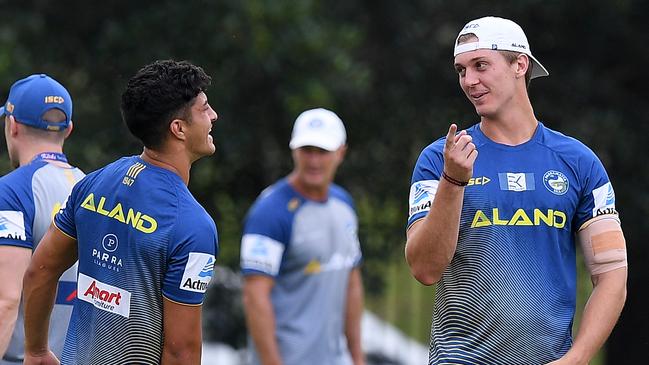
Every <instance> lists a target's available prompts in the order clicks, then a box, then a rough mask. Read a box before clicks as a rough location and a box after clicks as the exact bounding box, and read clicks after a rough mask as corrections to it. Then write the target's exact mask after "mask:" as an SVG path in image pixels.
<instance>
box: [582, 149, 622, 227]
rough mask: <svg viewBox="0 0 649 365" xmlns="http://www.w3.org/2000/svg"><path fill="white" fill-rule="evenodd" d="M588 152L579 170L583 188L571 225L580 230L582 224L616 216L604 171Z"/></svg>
mask: <svg viewBox="0 0 649 365" xmlns="http://www.w3.org/2000/svg"><path fill="white" fill-rule="evenodd" d="M588 152H589V154H588V155H587V158H585V159H584V161H583V162H582V166H580V169H579V173H580V177H579V178H580V180H581V181H582V186H583V188H582V195H581V197H580V200H579V205H578V206H577V211H576V214H575V222H574V225H573V227H575V228H576V229H579V228H581V226H583V224H584V223H586V222H587V221H589V220H590V219H592V218H595V217H598V216H600V215H604V214H614V215H617V210H616V209H615V191H614V190H613V185H612V184H611V181H610V180H609V178H608V174H607V173H606V169H605V168H604V165H602V162H601V161H600V160H599V158H597V156H595V154H594V153H593V152H592V151H590V150H589V151H588Z"/></svg>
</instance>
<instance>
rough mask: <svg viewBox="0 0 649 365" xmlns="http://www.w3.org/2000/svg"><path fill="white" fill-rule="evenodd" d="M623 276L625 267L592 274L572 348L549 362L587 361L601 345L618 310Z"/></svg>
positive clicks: (554, 364) (622, 298)
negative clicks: (591, 281)
mask: <svg viewBox="0 0 649 365" xmlns="http://www.w3.org/2000/svg"><path fill="white" fill-rule="evenodd" d="M626 278H627V268H626V267H623V268H619V269H617V270H613V271H609V272H605V273H602V274H599V275H594V276H592V280H593V292H592V293H591V295H590V298H589V299H588V302H587V303H586V307H585V308H584V313H583V315H582V318H581V323H580V324H579V329H578V330H577V336H575V341H574V343H573V345H572V348H571V349H570V351H568V352H567V353H566V354H565V355H564V356H563V357H562V358H561V359H559V360H557V361H554V362H551V363H550V364H552V365H559V364H574V365H582V364H583V365H585V364H588V362H589V361H590V359H592V358H593V357H594V356H595V354H596V353H597V351H598V350H599V349H600V348H601V347H602V346H603V345H604V342H605V341H606V339H607V338H608V336H609V335H610V334H611V331H612V330H613V327H614V326H615V323H616V322H617V319H618V318H619V316H620V313H621V312H622V307H623V306H624V302H625V301H626Z"/></svg>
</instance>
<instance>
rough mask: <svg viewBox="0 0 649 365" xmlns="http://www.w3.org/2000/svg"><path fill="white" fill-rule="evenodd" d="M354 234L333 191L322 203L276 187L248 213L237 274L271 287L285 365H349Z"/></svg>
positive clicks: (348, 207)
mask: <svg viewBox="0 0 649 365" xmlns="http://www.w3.org/2000/svg"><path fill="white" fill-rule="evenodd" d="M357 231H358V219H357V217H356V213H355V211H354V207H353V203H352V199H351V197H350V196H349V194H348V193H347V192H346V191H344V190H343V189H342V188H341V187H339V186H337V185H332V186H331V187H330V189H329V195H328V199H327V200H326V201H323V202H320V201H313V200H309V199H306V198H304V197H303V196H302V195H300V194H299V193H297V192H296V191H295V190H294V189H293V187H291V185H290V184H289V183H288V181H287V180H286V179H282V180H280V181H278V182H277V183H275V184H274V185H272V186H271V187H269V188H267V189H266V190H264V192H262V194H261V195H260V197H259V198H258V199H257V201H256V202H255V204H254V205H253V206H252V208H250V211H249V212H248V215H247V217H246V221H245V224H244V229H243V239H242V244H241V269H242V271H243V274H244V275H268V276H270V277H272V278H274V280H275V285H274V286H273V289H272V292H271V301H272V304H273V309H274V313H275V324H276V333H275V335H276V339H277V343H278V346H279V351H280V355H281V358H282V361H283V363H284V364H285V365H302V364H314V365H318V364H322V365H347V364H350V365H351V363H352V362H351V357H350V355H349V350H348V348H347V340H346V338H345V336H344V326H345V306H346V302H347V301H346V300H347V288H348V284H349V274H350V272H351V270H352V269H353V268H355V267H357V266H358V265H359V264H360V261H361V250H360V244H359V240H358V235H357ZM249 345H250V347H251V355H252V358H253V359H252V364H259V358H258V355H257V353H256V350H255V349H254V343H252V341H249Z"/></svg>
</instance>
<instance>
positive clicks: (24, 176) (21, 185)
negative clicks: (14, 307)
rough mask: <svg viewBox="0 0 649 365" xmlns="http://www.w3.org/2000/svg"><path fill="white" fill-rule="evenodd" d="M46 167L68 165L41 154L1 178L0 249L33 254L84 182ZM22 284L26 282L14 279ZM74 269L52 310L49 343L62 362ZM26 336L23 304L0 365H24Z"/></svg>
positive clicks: (72, 171)
mask: <svg viewBox="0 0 649 365" xmlns="http://www.w3.org/2000/svg"><path fill="white" fill-rule="evenodd" d="M48 161H60V162H67V159H66V157H65V155H63V154H62V153H50V152H48V153H41V154H39V155H37V156H36V157H35V158H34V159H33V160H32V161H31V162H30V163H29V164H27V165H23V166H21V167H19V168H17V169H16V170H14V171H12V172H10V173H9V174H7V175H5V176H3V177H2V178H0V245H3V246H16V247H24V248H25V249H28V250H31V251H33V250H34V249H36V246H37V245H38V243H39V242H40V240H41V238H43V236H44V235H45V232H47V229H48V227H49V226H50V224H51V223H52V217H53V215H54V213H55V212H57V211H58V210H59V208H60V207H61V204H63V202H64V201H65V199H66V198H67V197H68V195H69V194H70V191H71V190H72V187H73V186H74V184H75V183H76V182H77V181H79V180H81V178H82V177H83V176H84V174H83V172H81V170H79V169H78V168H76V167H63V166H59V165H56V164H54V163H49V162H48ZM13 279H15V280H20V281H21V282H22V277H20V278H13ZM75 281H76V265H74V266H73V267H71V268H70V269H68V270H67V271H65V272H64V273H63V275H62V276H61V278H60V280H59V283H58V288H57V296H56V302H55V305H54V309H53V310H52V316H51V321H50V332H49V337H48V341H49V344H50V348H51V349H52V351H53V352H54V353H55V354H56V355H57V356H59V355H60V354H61V351H62V350H63V342H64V341H65V334H66V332H67V330H68V323H69V322H70V314H71V313H72V304H73V302H74V299H75V290H76V284H75ZM24 350H25V331H24V320H23V307H22V301H21V304H20V308H19V310H18V319H17V320H16V324H15V326H14V332H13V334H12V337H11V341H10V343H9V347H8V348H7V351H6V352H5V354H4V356H3V358H2V359H0V365H8V364H22V361H23V359H24Z"/></svg>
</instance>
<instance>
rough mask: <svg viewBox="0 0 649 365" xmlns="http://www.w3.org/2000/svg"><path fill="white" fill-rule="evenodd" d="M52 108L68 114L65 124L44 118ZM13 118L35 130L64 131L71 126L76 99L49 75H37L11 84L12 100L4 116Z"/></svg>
mask: <svg viewBox="0 0 649 365" xmlns="http://www.w3.org/2000/svg"><path fill="white" fill-rule="evenodd" d="M50 109H60V110H61V111H62V112H63V113H64V114H65V120H64V121H61V122H48V121H46V120H44V119H43V115H44V114H45V112H47V111H48V110H50ZM2 114H6V115H12V116H13V117H14V118H15V119H16V121H17V122H19V123H21V124H26V125H29V126H32V127H35V128H40V129H46V130H50V131H60V130H63V129H65V128H67V127H68V126H69V125H70V120H71V119H72V98H71V97H70V93H68V91H67V90H66V89H65V87H63V85H61V84H60V83H59V82H58V81H56V80H54V79H53V78H51V77H49V76H47V75H45V74H36V75H31V76H29V77H26V78H24V79H21V80H18V81H16V82H15V83H14V84H13V85H11V89H10V90H9V97H8V98H7V102H6V103H5V105H4V106H3V107H0V115H2Z"/></svg>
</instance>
